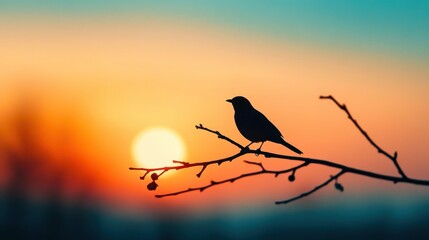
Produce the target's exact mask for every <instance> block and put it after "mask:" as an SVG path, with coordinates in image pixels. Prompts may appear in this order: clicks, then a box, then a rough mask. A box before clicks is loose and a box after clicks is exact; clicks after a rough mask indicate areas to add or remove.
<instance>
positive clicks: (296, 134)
mask: <svg viewBox="0 0 429 240" xmlns="http://www.w3.org/2000/svg"><path fill="white" fill-rule="evenodd" d="M134 20H135V19H134ZM0 39H2V44H1V45H0V52H1V53H2V54H1V55H0V66H1V69H0V95H1V96H2V101H0V114H1V116H2V120H1V121H2V124H1V125H2V128H1V131H2V132H4V133H5V134H4V135H3V134H2V136H5V137H3V138H5V140H2V141H12V142H13V140H12V139H13V137H12V136H13V128H12V122H13V121H14V120H13V116H14V114H15V113H16V110H17V108H18V106H19V104H20V103H22V101H23V98H28V99H29V100H28V101H29V102H31V106H33V107H34V109H35V111H36V112H37V119H38V120H37V126H38V127H37V128H36V130H35V131H36V132H37V136H39V137H37V139H39V142H40V144H41V145H43V147H44V148H45V149H47V151H52V152H55V151H56V150H55V149H54V148H55V146H58V145H59V143H58V141H59V139H61V138H62V135H61V134H60V133H61V131H60V130H61V129H64V128H65V129H68V130H67V133H68V136H69V138H70V139H71V140H70V141H71V143H70V146H71V147H70V148H71V149H72V150H70V151H71V152H73V155H74V154H75V155H78V156H81V155H82V156H84V157H79V159H81V160H82V161H81V162H80V163H79V164H75V165H74V168H76V171H80V170H82V171H85V174H90V175H91V174H93V176H94V178H95V179H98V180H97V181H96V182H97V183H96V184H95V185H96V192H97V194H99V196H100V197H101V198H103V199H109V200H106V201H107V202H112V203H119V204H123V203H133V204H134V205H138V206H142V208H143V209H144V208H147V207H148V206H166V205H171V204H172V205H174V206H177V204H179V205H180V206H188V207H189V206H192V205H194V204H195V203H196V202H204V204H205V205H208V206H211V207H213V208H215V207H216V206H222V205H225V206H235V205H237V204H241V202H242V199H248V198H254V199H255V201H256V202H258V201H266V202H269V203H270V202H272V201H274V200H279V199H283V198H287V197H288V196H293V195H294V194H293V193H295V194H296V193H297V191H300V190H301V189H310V188H312V184H315V183H319V182H321V181H323V180H324V179H325V178H326V177H327V176H329V174H333V173H334V171H332V170H325V169H323V168H319V167H311V168H307V169H305V170H303V171H302V179H305V180H301V181H296V182H295V183H294V184H288V183H287V176H282V177H279V178H278V179H273V177H271V176H270V177H264V176H261V177H256V178H254V179H248V180H244V181H241V182H237V183H234V184H229V185H228V184H227V185H225V186H222V187H217V188H215V189H211V190H208V191H207V192H205V193H204V194H199V193H192V194H189V195H186V196H185V195H183V196H180V197H175V198H170V199H165V200H164V199H163V200H157V199H154V198H153V192H148V191H147V190H146V184H147V181H145V182H141V181H139V179H138V176H139V173H137V172H131V171H129V170H128V167H130V166H135V165H136V164H135V162H134V161H133V159H132V157H131V153H130V146H131V143H132V140H133V138H134V137H135V136H136V135H137V134H138V133H139V132H140V131H141V130H142V129H145V128H148V127H152V126H163V127H166V128H171V129H174V130H175V131H177V132H178V133H179V134H180V135H181V136H182V137H183V138H184V140H185V143H186V146H187V153H188V154H187V159H182V160H185V161H190V162H195V161H204V160H209V159H214V158H219V157H224V156H228V155H231V154H233V153H235V151H236V149H235V148H234V147H232V146H229V145H228V144H227V143H225V142H222V141H221V140H218V139H217V138H216V137H214V136H212V135H210V134H208V133H205V132H201V131H196V130H195V128H194V125H195V124H197V123H202V124H204V125H205V126H207V127H210V128H212V129H215V130H219V131H221V132H222V133H224V134H226V135H228V136H230V137H232V138H233V139H235V140H237V141H239V142H240V143H242V144H247V141H246V140H244V138H243V137H242V136H240V135H239V133H238V131H237V130H236V128H235V124H234V121H233V110H232V107H231V106H230V105H229V104H227V103H226V102H225V100H226V99H228V98H231V97H233V96H236V95H243V96H246V97H247V98H248V99H250V101H251V102H252V103H253V105H254V106H255V107H256V108H257V109H259V110H261V111H262V112H263V113H264V114H265V115H266V116H267V117H268V118H269V119H271V120H272V122H274V123H275V124H276V125H277V126H278V128H279V129H280V130H281V131H282V132H283V135H284V136H285V139H286V140H288V141H289V142H291V143H293V144H294V145H295V146H297V147H299V148H300V149H302V150H303V152H304V153H305V155H304V156H306V157H315V158H324V159H330V160H332V161H335V162H340V163H343V164H348V165H351V166H355V167H362V168H365V169H369V170H373V171H378V172H386V173H392V174H395V173H396V172H395V169H394V168H393V166H392V164H391V163H390V162H389V161H388V160H387V159H384V158H382V157H381V156H380V155H377V153H376V152H375V150H374V149H372V148H371V147H370V146H369V144H368V143H367V142H365V140H364V139H363V137H362V136H360V135H359V133H358V132H357V130H356V129H355V128H353V126H352V125H351V123H350V122H349V121H348V120H347V118H346V117H345V115H344V113H343V112H341V111H340V110H339V109H337V108H336V106H335V105H334V104H333V103H331V102H329V101H321V100H319V99H318V97H319V95H321V94H332V95H334V96H335V97H337V99H338V100H339V101H340V102H345V103H347V106H348V107H349V109H350V110H351V112H352V114H353V115H354V116H355V117H356V118H357V119H358V121H359V122H360V123H361V124H362V126H363V127H364V128H365V129H366V130H367V131H368V132H369V134H370V135H371V136H372V137H373V138H374V140H376V141H377V142H378V143H379V144H380V145H381V146H382V147H384V148H385V149H386V150H388V151H389V152H393V151H394V150H397V151H398V152H399V161H400V163H401V164H402V166H403V169H404V171H406V172H407V173H408V175H410V176H413V177H416V178H429V174H428V172H427V168H428V163H427V161H426V160H427V159H428V153H427V151H426V147H427V143H428V142H429V137H428V136H429V127H428V126H427V122H428V121H429V110H428V108H427V103H428V102H429V97H428V95H427V91H428V90H429V82H428V81H427V79H429V70H428V69H427V67H425V66H424V64H422V63H421V62H417V61H416V62H411V61H401V60H400V59H395V58H393V57H392V56H387V55H380V54H375V53H370V52H357V51H353V50H351V49H335V48H327V47H322V46H319V45H315V44H314V45H309V44H304V43H301V44H299V43H296V42H280V41H277V40H276V39H273V38H268V37H265V38H264V37H262V36H259V35H255V34H251V33H243V32H240V33H237V32H234V31H231V30H225V29H221V28H217V27H215V26H212V25H204V24H196V23H193V24H189V23H186V22H177V21H175V22H173V21H169V20H164V21H160V20H157V19H150V21H146V20H145V21H143V20H137V21H130V20H122V21H119V22H118V21H115V22H111V23H110V22H109V23H108V24H106V21H105V20H104V21H101V20H100V21H88V22H85V20H80V21H65V22H61V24H60V23H55V21H54V22H52V21H49V20H40V19H39V20H37V21H22V22H21V23H17V24H15V25H14V27H13V28H12V27H9V26H8V25H1V26H0ZM23 96H25V97H23ZM64 125H65V127H64ZM264 149H265V150H273V151H278V152H281V153H285V154H290V152H288V151H287V150H285V149H283V148H282V147H281V146H277V145H275V144H269V143H268V144H266V145H264ZM53 154H54V153H53ZM70 154H71V153H70ZM244 159H254V160H256V159H258V160H260V161H263V162H269V163H268V164H273V166H283V164H288V163H283V162H282V161H278V160H266V159H262V158H255V157H254V156H248V157H246V158H244ZM272 162H273V163H272ZM285 166H289V164H288V165H285ZM251 169H253V167H248V166H243V164H242V163H241V161H237V162H235V163H233V164H229V165H227V164H225V165H223V166H222V167H221V168H216V167H210V168H209V169H208V170H207V171H206V172H205V174H204V176H203V178H202V179H201V184H198V183H196V180H195V177H194V174H195V173H196V172H198V170H199V169H195V170H186V171H183V172H182V173H177V174H174V175H170V176H168V177H166V178H164V179H161V180H160V181H159V184H160V188H159V193H161V192H168V191H173V190H181V189H185V188H188V187H192V186H199V185H202V184H205V183H207V182H208V181H209V180H210V179H217V180H220V179H223V178H225V177H228V176H234V175H237V174H239V173H242V172H245V171H247V170H251ZM300 175H301V174H300V173H298V174H297V178H298V179H301V177H300ZM285 182H286V184H285ZM343 182H344V183H345V184H344V185H345V186H346V188H347V187H349V189H351V190H350V193H349V194H356V192H360V191H371V189H376V190H377V189H381V188H383V189H386V191H393V190H398V189H400V190H406V189H407V186H399V187H398V186H392V184H390V183H389V184H385V183H378V182H376V181H373V180H366V179H362V178H359V177H352V176H346V177H344V180H343ZM249 186H252V187H249ZM267 186H268V187H267ZM285 189H286V190H285ZM412 189H414V188H412ZM376 190H373V191H376ZM326 193H329V194H330V193H333V191H331V190H329V191H326ZM326 193H325V194H326ZM291 194H292V195H291ZM318 194H320V195H323V194H324V193H318ZM335 194H336V193H335ZM346 194H347V193H346ZM350 196H351V195H350ZM134 205H133V206H134Z"/></svg>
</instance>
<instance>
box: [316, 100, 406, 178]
mask: <svg viewBox="0 0 429 240" xmlns="http://www.w3.org/2000/svg"><path fill="white" fill-rule="evenodd" d="M319 98H320V99H331V100H332V101H333V102H334V103H335V104H336V105H337V106H338V107H339V108H340V109H341V110H343V111H344V112H345V113H346V114H347V116H348V118H349V119H350V121H352V122H353V124H354V125H355V127H356V128H357V129H358V130H359V131H360V132H361V133H362V135H363V136H364V137H365V138H366V140H368V142H369V143H370V144H371V145H372V146H373V147H375V148H376V149H377V151H378V152H379V153H380V154H383V155H384V156H386V157H387V158H389V159H390V160H391V161H392V162H393V164H394V165H395V167H396V169H397V170H398V173H399V174H400V175H401V176H402V177H403V178H407V175H405V173H404V171H403V170H402V168H401V166H399V163H398V153H397V152H395V153H394V154H393V155H390V154H389V153H387V152H386V151H384V150H383V149H382V148H381V147H380V146H378V145H377V144H376V143H375V142H374V141H373V140H372V138H370V137H369V135H368V133H367V132H366V131H365V130H363V128H362V127H361V126H360V125H359V123H358V122H357V121H356V119H354V118H353V116H352V115H351V113H350V112H349V110H348V109H347V106H346V105H345V104H340V103H339V102H338V101H337V100H336V99H335V98H334V97H333V96H331V95H329V96H320V97H319Z"/></svg>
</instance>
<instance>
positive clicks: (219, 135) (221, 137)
mask: <svg viewBox="0 0 429 240" xmlns="http://www.w3.org/2000/svg"><path fill="white" fill-rule="evenodd" d="M195 128H196V129H201V130H204V131H207V132H211V133H214V134H216V135H217V137H218V138H220V139H223V140H225V141H228V142H230V143H231V144H233V145H235V146H236V147H238V148H240V149H244V147H243V146H242V145H241V144H239V143H237V142H236V141H234V140H232V139H231V138H229V137H227V136H225V135H223V134H221V133H220V132H218V131H213V130H211V129H208V128H206V127H204V126H203V125H202V124H201V123H200V124H199V125H195Z"/></svg>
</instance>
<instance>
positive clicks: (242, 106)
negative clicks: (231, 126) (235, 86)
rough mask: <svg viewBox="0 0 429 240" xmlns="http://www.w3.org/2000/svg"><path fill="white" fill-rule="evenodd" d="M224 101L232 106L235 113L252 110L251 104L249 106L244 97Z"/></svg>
mask: <svg viewBox="0 0 429 240" xmlns="http://www.w3.org/2000/svg"><path fill="white" fill-rule="evenodd" d="M226 101H227V102H230V103H231V104H232V106H233V107H234V110H235V111H241V110H246V109H253V107H252V104H250V102H249V100H247V99H246V98H245V97H242V96H237V97H234V98H233V99H228V100H226Z"/></svg>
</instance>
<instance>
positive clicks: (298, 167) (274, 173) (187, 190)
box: [155, 161, 308, 198]
mask: <svg viewBox="0 0 429 240" xmlns="http://www.w3.org/2000/svg"><path fill="white" fill-rule="evenodd" d="M244 162H245V163H247V164H251V165H256V166H259V167H260V168H261V170H259V171H256V172H250V173H245V174H241V175H240V176H237V177H233V178H228V179H225V180H222V181H213V180H212V181H210V184H208V185H205V186H202V187H196V188H188V189H186V190H183V191H178V192H173V193H167V194H158V195H155V197H157V198H163V197H169V196H176V195H179V194H183V193H188V192H193V191H200V192H202V191H204V190H206V189H208V188H211V187H214V186H217V185H220V184H223V183H228V182H230V183H233V182H235V181H236V180H239V179H242V178H246V177H251V176H255V175H261V174H273V175H274V176H275V177H277V176H278V175H280V174H285V173H288V172H293V173H292V174H293V175H294V174H295V172H296V170H298V169H300V168H302V167H305V166H307V165H308V163H306V162H304V163H302V164H300V165H298V166H296V167H293V168H289V169H285V170H280V171H274V170H266V169H265V167H264V166H263V165H262V163H260V162H251V161H244ZM293 175H291V176H293ZM294 180H295V179H294ZM292 181H293V180H292Z"/></svg>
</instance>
